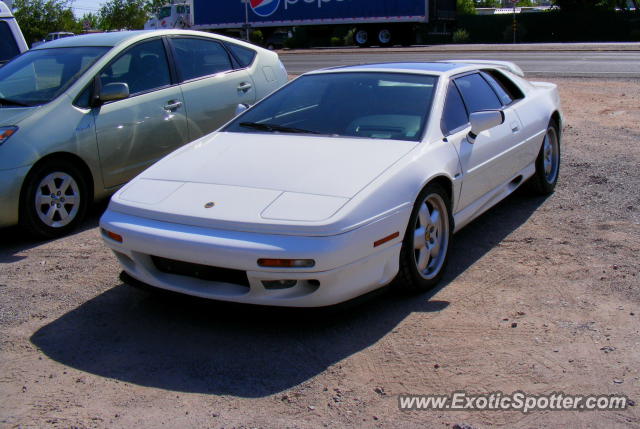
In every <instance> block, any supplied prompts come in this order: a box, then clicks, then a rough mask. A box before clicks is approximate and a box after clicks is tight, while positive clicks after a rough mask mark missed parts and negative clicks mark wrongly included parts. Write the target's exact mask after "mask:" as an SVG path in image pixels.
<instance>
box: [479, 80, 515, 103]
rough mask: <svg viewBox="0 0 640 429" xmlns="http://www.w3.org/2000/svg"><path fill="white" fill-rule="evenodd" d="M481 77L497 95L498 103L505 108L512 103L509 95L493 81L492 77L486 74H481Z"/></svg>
mask: <svg viewBox="0 0 640 429" xmlns="http://www.w3.org/2000/svg"><path fill="white" fill-rule="evenodd" d="M482 76H483V77H484V78H485V79H486V80H487V82H489V85H491V87H492V88H493V90H494V91H495V92H496V94H498V97H499V98H500V101H501V102H502V104H504V105H505V106H507V105H509V104H511V103H512V102H513V98H511V96H510V95H509V93H508V92H507V91H506V90H505V89H504V88H503V87H502V85H501V84H500V83H499V82H498V81H497V80H495V78H494V77H493V76H491V75H490V74H488V73H482Z"/></svg>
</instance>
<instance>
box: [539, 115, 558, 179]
mask: <svg viewBox="0 0 640 429" xmlns="http://www.w3.org/2000/svg"><path fill="white" fill-rule="evenodd" d="M558 149H559V147H558V135H557V134H556V130H555V129H554V128H549V129H548V130H547V134H546V135H545V136H544V143H543V149H542V163H543V168H544V178H545V180H546V181H547V183H553V182H555V180H556V177H558V165H559V163H560V151H559V150H558Z"/></svg>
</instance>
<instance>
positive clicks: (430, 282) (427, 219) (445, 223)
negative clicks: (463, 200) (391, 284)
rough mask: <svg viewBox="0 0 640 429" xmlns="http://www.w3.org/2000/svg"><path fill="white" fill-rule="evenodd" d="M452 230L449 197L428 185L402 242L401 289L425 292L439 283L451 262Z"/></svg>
mask: <svg viewBox="0 0 640 429" xmlns="http://www.w3.org/2000/svg"><path fill="white" fill-rule="evenodd" d="M452 226H453V218H452V216H451V203H450V199H449V196H448V195H447V193H446V192H445V190H444V189H442V187H441V186H440V185H438V184H434V183H432V184H429V185H427V186H426V187H425V188H424V190H423V191H422V192H421V193H420V195H419V196H418V199H417V200H416V204H415V206H414V208H413V211H412V212H411V217H410V218H409V224H408V226H407V231H406V232H405V236H404V240H403V242H402V250H401V251H400V271H399V273H398V277H397V278H396V285H397V287H398V288H399V289H402V290H405V291H414V292H423V291H427V290H429V289H431V288H433V287H434V286H435V285H436V284H437V283H438V282H439V281H440V279H441V278H442V275H443V274H444V270H445V267H446V265H447V261H448V256H449V248H450V247H451V240H452V231H453V229H452Z"/></svg>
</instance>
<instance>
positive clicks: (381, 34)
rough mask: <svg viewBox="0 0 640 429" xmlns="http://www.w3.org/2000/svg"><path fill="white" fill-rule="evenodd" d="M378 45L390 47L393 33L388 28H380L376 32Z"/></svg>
mask: <svg viewBox="0 0 640 429" xmlns="http://www.w3.org/2000/svg"><path fill="white" fill-rule="evenodd" d="M377 34H378V37H377V39H378V43H379V44H380V46H391V45H392V44H393V33H392V32H391V29H390V28H384V27H383V28H381V29H379V30H378V33H377Z"/></svg>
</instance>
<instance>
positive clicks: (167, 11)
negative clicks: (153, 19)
mask: <svg viewBox="0 0 640 429" xmlns="http://www.w3.org/2000/svg"><path fill="white" fill-rule="evenodd" d="M168 16H171V6H165V7H161V8H160V10H159V11H158V18H159V19H162V18H166V17H168Z"/></svg>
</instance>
